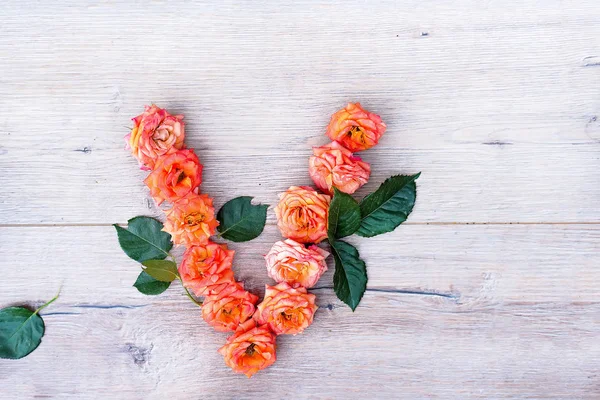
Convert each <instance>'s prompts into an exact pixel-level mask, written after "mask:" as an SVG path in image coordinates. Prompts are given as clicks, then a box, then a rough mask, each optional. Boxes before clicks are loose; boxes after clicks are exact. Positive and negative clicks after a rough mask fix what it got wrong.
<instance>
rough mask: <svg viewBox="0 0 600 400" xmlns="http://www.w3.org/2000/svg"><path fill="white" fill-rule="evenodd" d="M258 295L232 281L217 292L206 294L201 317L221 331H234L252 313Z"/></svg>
mask: <svg viewBox="0 0 600 400" xmlns="http://www.w3.org/2000/svg"><path fill="white" fill-rule="evenodd" d="M257 301H258V296H255V295H253V294H252V293H250V292H248V291H246V290H244V286H243V284H242V283H239V282H238V283H232V284H230V285H229V286H227V287H225V288H224V289H223V290H221V291H220V292H219V293H217V294H214V295H209V296H206V298H205V299H204V303H203V304H202V318H204V320H205V321H206V322H207V323H208V324H209V325H211V326H213V327H214V328H215V329H216V330H218V331H221V332H226V331H235V330H236V329H237V328H238V326H239V325H240V324H241V323H243V322H245V321H247V320H248V319H249V318H250V317H252V314H254V310H255V308H254V305H255V304H256V302H257Z"/></svg>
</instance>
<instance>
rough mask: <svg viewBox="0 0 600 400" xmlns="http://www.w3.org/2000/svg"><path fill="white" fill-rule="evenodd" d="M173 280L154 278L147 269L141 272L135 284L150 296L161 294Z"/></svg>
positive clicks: (140, 290) (141, 291)
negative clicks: (164, 280)
mask: <svg viewBox="0 0 600 400" xmlns="http://www.w3.org/2000/svg"><path fill="white" fill-rule="evenodd" d="M170 285H171V282H163V281H159V280H156V279H154V278H153V277H151V276H150V275H148V273H147V272H146V271H142V272H140V275H139V276H138V278H137V280H136V281H135V283H134V284H133V286H135V287H136V289H137V290H139V292H140V293H142V294H146V295H149V296H155V295H157V294H161V293H162V292H164V291H165V290H167V289H168V288H169V286H170Z"/></svg>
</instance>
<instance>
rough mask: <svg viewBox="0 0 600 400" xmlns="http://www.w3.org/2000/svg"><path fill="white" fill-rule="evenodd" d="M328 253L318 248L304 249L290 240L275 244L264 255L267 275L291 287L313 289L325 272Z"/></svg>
mask: <svg viewBox="0 0 600 400" xmlns="http://www.w3.org/2000/svg"><path fill="white" fill-rule="evenodd" d="M327 256H329V253H328V252H326V251H325V250H323V249H321V248H320V247H318V246H315V245H312V246H309V247H305V246H304V245H303V244H301V243H298V242H295V241H293V240H291V239H287V240H284V241H283V242H277V243H275V244H274V245H273V247H272V248H271V250H270V251H269V252H268V253H267V255H265V260H266V262H267V273H268V274H269V277H271V278H272V279H274V280H275V281H277V282H287V283H289V284H290V285H291V286H292V287H298V286H304V287H306V288H310V287H313V286H314V285H315V284H316V283H317V281H318V280H319V278H320V277H321V275H323V273H324V272H325V271H327V263H326V262H325V259H326V258H327Z"/></svg>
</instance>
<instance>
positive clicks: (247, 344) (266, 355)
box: [219, 319, 277, 378]
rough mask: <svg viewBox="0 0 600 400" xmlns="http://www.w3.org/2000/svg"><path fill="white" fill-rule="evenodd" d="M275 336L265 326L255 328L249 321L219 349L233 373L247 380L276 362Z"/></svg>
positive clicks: (253, 323)
mask: <svg viewBox="0 0 600 400" xmlns="http://www.w3.org/2000/svg"><path fill="white" fill-rule="evenodd" d="M276 348H277V345H276V344H275V335H273V333H272V332H271V331H270V330H269V328H267V327H266V326H258V327H257V326H256V323H255V322H254V321H253V320H252V319H250V320H248V321H246V322H245V323H244V324H242V325H240V327H239V328H238V330H237V332H236V333H235V334H234V335H233V336H231V337H229V339H227V344H226V345H225V346H223V347H221V348H220V349H219V353H221V354H222V355H223V357H225V364H227V365H228V366H229V367H231V369H233V370H234V371H235V372H238V373H242V374H245V375H246V376H247V377H248V378H250V377H251V376H252V375H254V374H255V373H257V372H258V371H260V370H261V369H265V368H267V367H268V366H270V365H271V364H273V363H274V362H275V360H276V358H277V357H276V354H275V349H276Z"/></svg>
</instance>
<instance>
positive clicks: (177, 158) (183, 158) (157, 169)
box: [144, 150, 202, 204]
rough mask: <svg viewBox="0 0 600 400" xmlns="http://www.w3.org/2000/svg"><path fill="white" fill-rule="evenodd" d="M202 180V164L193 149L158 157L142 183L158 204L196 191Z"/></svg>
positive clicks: (172, 201) (174, 200)
mask: <svg viewBox="0 0 600 400" xmlns="http://www.w3.org/2000/svg"><path fill="white" fill-rule="evenodd" d="M201 182H202V165H200V161H199V160H198V156H196V154H195V153H194V151H193V150H178V151H177V152H176V153H173V154H169V155H166V156H162V157H160V158H159V159H158V160H157V161H156V164H155V166H154V170H153V171H152V172H151V173H150V175H148V177H147V178H146V180H145V181H144V183H145V184H146V185H147V186H148V187H149V188H150V194H151V195H152V197H154V200H156V202H157V203H158V204H160V203H162V202H163V201H164V200H168V201H170V202H171V203H174V202H176V201H177V200H179V199H181V198H182V197H184V196H185V195H186V194H188V193H190V192H195V193H197V191H198V186H200V183H201Z"/></svg>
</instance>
